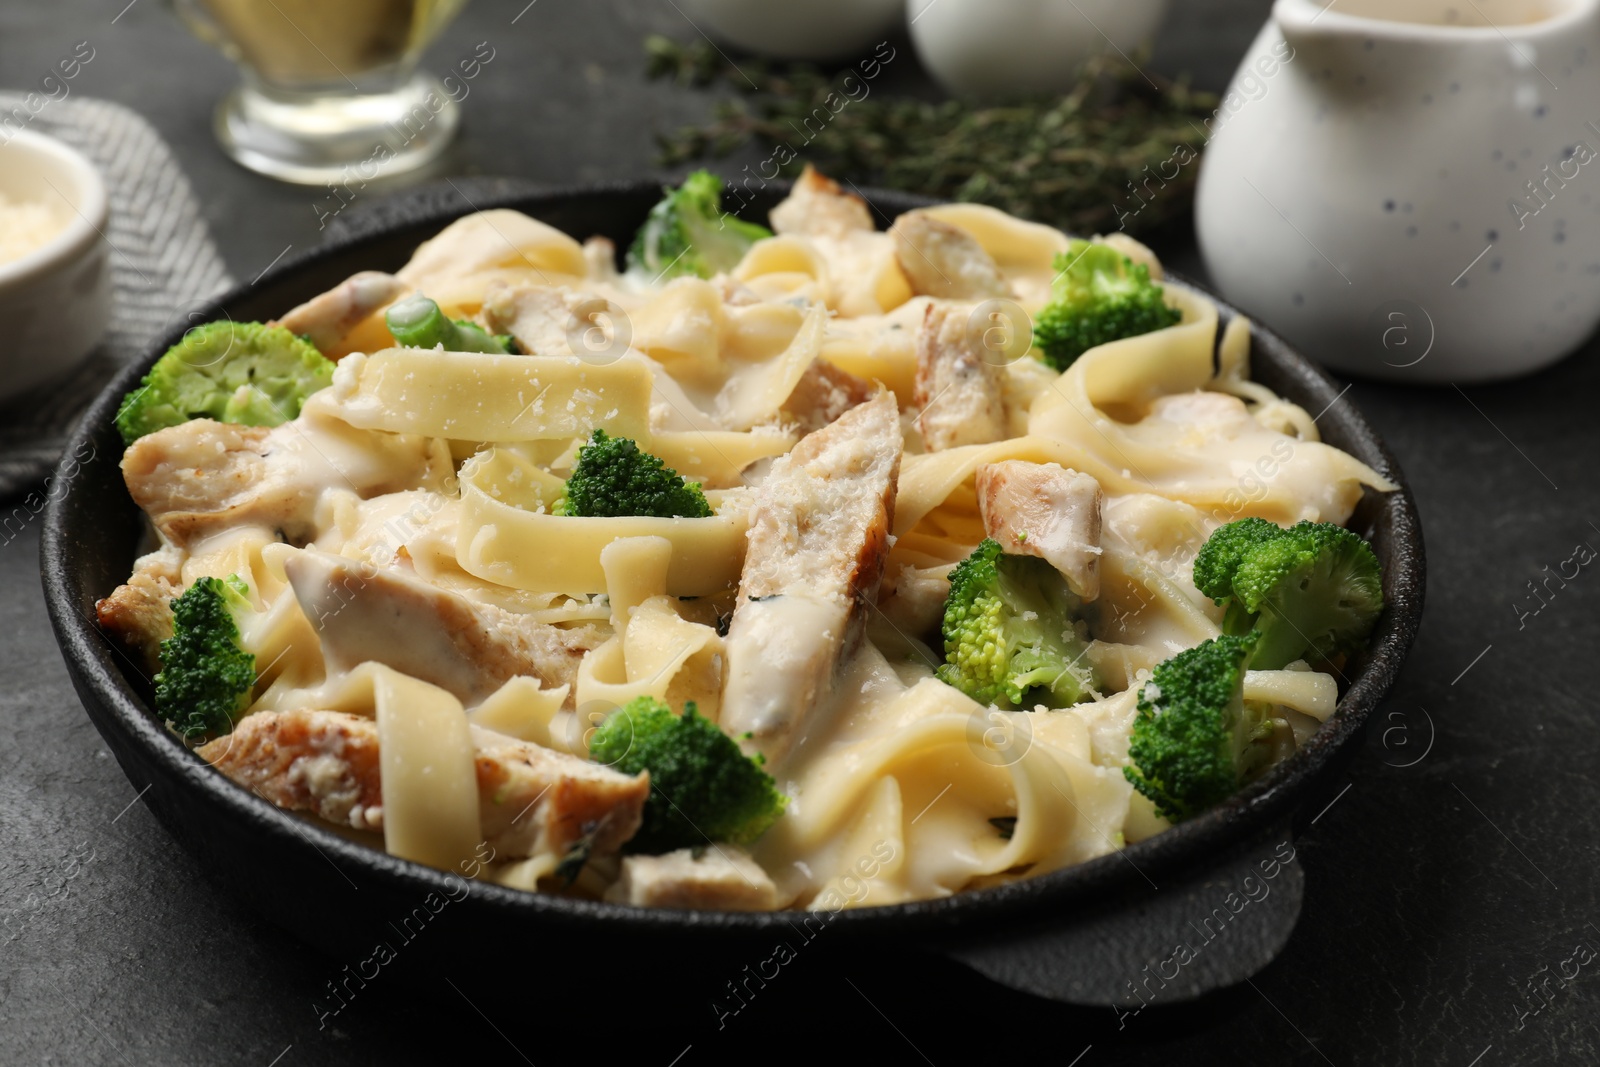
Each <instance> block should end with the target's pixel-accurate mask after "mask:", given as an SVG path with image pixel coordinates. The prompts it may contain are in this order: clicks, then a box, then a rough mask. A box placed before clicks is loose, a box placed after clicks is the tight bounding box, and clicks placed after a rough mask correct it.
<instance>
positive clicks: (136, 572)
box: [94, 548, 183, 678]
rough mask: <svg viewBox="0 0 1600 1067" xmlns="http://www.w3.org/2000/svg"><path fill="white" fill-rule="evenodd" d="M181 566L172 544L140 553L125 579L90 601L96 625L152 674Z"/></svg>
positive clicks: (158, 664)
mask: <svg viewBox="0 0 1600 1067" xmlns="http://www.w3.org/2000/svg"><path fill="white" fill-rule="evenodd" d="M182 568H183V557H182V553H180V552H178V551H177V550H176V549H173V548H163V549H161V550H160V551H159V552H152V553H150V554H149V555H148V556H141V557H140V558H139V560H138V561H137V562H136V563H134V565H133V574H132V576H130V577H129V578H128V581H127V583H126V584H124V585H119V586H117V588H116V589H115V590H113V591H112V593H111V595H110V596H108V597H106V598H105V599H104V600H98V601H96V602H95V605H94V613H95V619H96V621H97V622H99V624H100V629H102V630H104V631H105V632H106V633H107V634H108V635H110V636H111V637H113V638H115V639H116V640H117V641H118V642H119V643H120V644H121V645H122V647H123V648H125V649H127V651H128V654H129V655H131V656H133V657H134V659H135V660H136V661H137V662H138V663H139V665H140V666H141V667H143V668H144V670H145V672H146V673H147V674H149V675H150V676H151V677H152V678H153V677H155V673H156V672H157V671H159V670H160V669H161V642H163V641H165V640H166V639H167V638H169V637H171V636H172V598H173V597H175V596H177V595H178V593H179V592H181V591H182V588H183V574H182Z"/></svg>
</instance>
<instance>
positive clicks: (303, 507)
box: [122, 418, 451, 547]
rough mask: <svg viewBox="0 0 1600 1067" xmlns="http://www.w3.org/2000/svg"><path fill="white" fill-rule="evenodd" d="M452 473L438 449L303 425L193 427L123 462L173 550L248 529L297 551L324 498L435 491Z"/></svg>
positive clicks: (419, 441) (200, 422) (426, 442)
mask: <svg viewBox="0 0 1600 1067" xmlns="http://www.w3.org/2000/svg"><path fill="white" fill-rule="evenodd" d="M450 471H451V467H450V456H449V452H448V450H447V449H446V448H445V446H444V445H443V444H442V443H441V442H436V441H432V440H430V439H428V438H424V437H414V436H409V435H404V434H386V433H379V432H374V431H368V430H356V429H353V428H351V427H348V426H345V425H344V424H343V423H337V424H335V423H331V422H330V423H328V424H327V425H317V424H313V423H309V422H307V420H305V419H303V418H302V419H300V420H297V421H296V422H295V423H286V424H285V425H283V426H278V427H275V428H273V429H267V428H266V427H262V426H237V425H234V424H232V423H225V422H213V421H212V420H210V419H193V420H191V421H189V422H186V423H183V424H182V425H179V426H169V427H167V428H166V429H164V430H157V431H156V432H155V433H152V434H146V435H145V436H144V437H141V438H139V439H138V440H137V441H135V442H134V443H133V444H131V445H129V446H128V450H127V452H125V453H124V454H123V457H122V475H123V477H124V478H125V479H126V480H127V483H128V492H129V493H130V494H131V495H132V496H133V501H134V503H135V504H138V505H139V507H140V508H142V509H143V510H144V512H145V514H147V515H149V516H150V521H151V522H153V523H155V527H156V529H157V530H159V531H160V532H161V534H162V536H163V537H165V538H166V539H167V540H168V541H170V542H172V543H173V544H175V545H178V546H180V547H186V546H188V545H189V544H191V543H192V542H194V541H197V540H199V539H201V538H203V537H205V536H206V535H208V534H212V533H216V532H218V531H220V530H226V529H230V528H233V527H237V526H246V525H261V526H267V527H269V528H271V529H275V530H277V531H279V532H280V533H282V535H283V537H284V539H285V540H287V541H288V542H289V543H291V544H304V543H305V542H306V541H308V540H310V539H311V538H312V537H313V536H314V535H315V531H314V529H313V528H312V522H311V518H312V512H313V511H314V510H315V508H316V503H317V498H318V497H319V496H320V495H321V494H322V492H323V490H325V489H329V488H348V489H353V490H355V491H356V492H357V493H358V494H359V495H361V496H362V497H373V496H381V495H383V494H384V493H395V492H399V491H401V490H403V489H418V488H430V487H436V486H437V485H440V484H442V483H443V481H444V479H446V478H448V477H449V475H450Z"/></svg>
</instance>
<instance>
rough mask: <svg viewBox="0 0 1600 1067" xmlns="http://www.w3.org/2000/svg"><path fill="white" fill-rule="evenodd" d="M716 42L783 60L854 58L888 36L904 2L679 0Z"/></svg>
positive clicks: (893, 27) (691, 18)
mask: <svg viewBox="0 0 1600 1067" xmlns="http://www.w3.org/2000/svg"><path fill="white" fill-rule="evenodd" d="M681 2H682V4H683V10H684V13H685V14H686V15H687V16H688V17H689V19H690V21H692V22H694V23H695V24H696V26H697V27H700V28H703V29H704V32H706V33H709V34H711V35H712V36H713V37H716V38H717V39H719V40H722V41H726V42H727V43H729V44H732V45H736V46H738V47H739V48H743V49H747V50H749V51H751V52H756V53H758V54H760V55H766V56H776V57H778V58H782V59H818V60H827V59H854V58H858V57H859V56H862V55H864V54H866V53H868V52H870V51H871V50H872V46H873V45H875V44H877V43H878V42H879V41H882V40H883V39H884V38H885V37H886V36H888V35H889V34H890V33H892V32H893V31H894V30H895V29H896V28H897V26H898V24H899V22H900V13H901V12H902V11H903V10H904V5H903V0H805V2H804V3H794V2H792V0H681Z"/></svg>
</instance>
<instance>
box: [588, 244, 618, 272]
mask: <svg viewBox="0 0 1600 1067" xmlns="http://www.w3.org/2000/svg"><path fill="white" fill-rule="evenodd" d="M583 261H584V262H585V263H587V264H588V265H589V280H590V281H596V282H614V281H616V280H617V246H616V245H614V244H612V243H611V239H610V238H608V237H591V238H589V239H588V240H587V241H585V242H583Z"/></svg>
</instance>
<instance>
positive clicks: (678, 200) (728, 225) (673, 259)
mask: <svg viewBox="0 0 1600 1067" xmlns="http://www.w3.org/2000/svg"><path fill="white" fill-rule="evenodd" d="M665 192H666V194H667V195H666V196H665V197H663V198H662V200H661V202H660V203H658V204H656V206H655V207H653V208H651V209H650V214H649V216H648V217H647V218H646V219H645V222H644V225H643V226H641V227H640V228H639V233H638V235H637V236H636V237H634V239H633V247H632V248H630V249H629V250H628V268H629V269H630V270H632V271H634V272H636V273H642V274H645V275H647V276H649V277H650V278H676V277H678V276H680V275H684V274H692V275H698V276H700V277H702V278H709V277H711V276H712V275H713V274H716V273H717V272H718V271H726V270H732V269H733V268H734V267H735V266H736V265H737V264H738V262H739V260H741V259H743V258H744V254H745V252H747V251H748V250H749V248H750V246H751V245H753V244H755V243H756V242H757V241H759V240H761V239H762V238H763V237H771V236H772V231H771V230H769V229H767V228H766V227H765V226H757V225H756V224H755V223H753V222H745V221H744V220H742V219H737V218H734V217H733V216H732V215H729V214H727V213H725V212H724V211H723V210H722V179H721V178H718V177H717V176H716V175H715V174H712V173H711V172H710V171H708V170H697V171H695V172H694V173H693V174H691V175H689V176H688V177H687V178H685V179H684V180H683V184H682V185H680V186H678V188H676V189H666V190H665Z"/></svg>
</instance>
